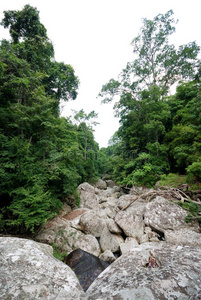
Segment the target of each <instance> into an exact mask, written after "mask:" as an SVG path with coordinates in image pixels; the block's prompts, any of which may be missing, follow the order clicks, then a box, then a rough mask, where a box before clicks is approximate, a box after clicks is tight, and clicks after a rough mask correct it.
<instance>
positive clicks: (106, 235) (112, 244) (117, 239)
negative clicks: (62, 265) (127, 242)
mask: <svg viewBox="0 0 201 300" xmlns="http://www.w3.org/2000/svg"><path fill="white" fill-rule="evenodd" d="M121 243H124V239H123V238H122V236H121V235H120V234H114V233H111V232H110V231H109V229H108V228H107V226H105V228H104V229H103V231H102V234H101V237H100V245H101V249H102V251H106V250H110V251H112V252H118V251H119V247H120V244H121Z"/></svg>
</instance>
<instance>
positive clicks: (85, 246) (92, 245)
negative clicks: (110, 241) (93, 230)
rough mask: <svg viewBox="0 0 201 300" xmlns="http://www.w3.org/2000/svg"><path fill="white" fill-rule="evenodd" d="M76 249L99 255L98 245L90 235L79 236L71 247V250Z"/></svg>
mask: <svg viewBox="0 0 201 300" xmlns="http://www.w3.org/2000/svg"><path fill="white" fill-rule="evenodd" d="M77 248H80V249H82V250H84V251H87V252H89V253H91V254H93V255H95V256H99V255H100V253H101V249H100V245H99V243H98V241H97V239H96V238H95V237H94V236H93V235H90V234H86V235H84V234H83V235H80V236H79V237H78V238H77V239H76V241H75V243H74V245H73V249H77Z"/></svg>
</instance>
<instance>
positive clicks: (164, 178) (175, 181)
mask: <svg viewBox="0 0 201 300" xmlns="http://www.w3.org/2000/svg"><path fill="white" fill-rule="evenodd" d="M186 183H187V176H186V175H179V174H174V173H169V174H167V175H166V174H163V175H161V177H160V181H159V186H161V187H162V186H167V187H173V188H179V187H180V186H181V185H182V184H186Z"/></svg>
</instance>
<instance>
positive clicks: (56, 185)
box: [0, 5, 101, 232]
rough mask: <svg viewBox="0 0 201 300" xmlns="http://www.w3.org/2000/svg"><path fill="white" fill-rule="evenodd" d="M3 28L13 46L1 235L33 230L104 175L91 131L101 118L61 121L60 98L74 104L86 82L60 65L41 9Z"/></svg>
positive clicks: (2, 61)
mask: <svg viewBox="0 0 201 300" xmlns="http://www.w3.org/2000/svg"><path fill="white" fill-rule="evenodd" d="M1 25H3V26H4V27H5V28H9V32H10V36H11V41H7V40H2V41H1V46H0V99H1V101H0V120H1V126H0V208H1V210H0V228H2V229H3V230H7V231H9V230H11V231H12V230H14V231H18V230H19V231H20V232H23V231H26V230H31V231H33V230H34V229H35V228H36V227H37V226H38V225H40V224H42V223H44V222H45V221H46V220H47V219H48V218H51V217H52V216H53V215H55V214H56V213H57V212H58V211H59V209H60V208H61V207H62V203H63V201H64V200H65V199H66V197H68V195H71V194H73V193H75V190H76V188H77V186H78V185H79V184H80V183H81V182H83V181H90V180H93V178H95V177H96V176H98V175H99V173H100V172H101V168H100V166H99V164H98V161H97V160H96V159H95V158H96V156H97V151H98V144H97V143H96V142H95V141H94V137H93V131H92V128H91V125H90V123H91V122H90V120H93V118H94V117H96V114H95V113H94V112H91V113H90V114H88V115H87V114H86V113H85V112H84V111H83V110H82V111H80V112H75V114H74V121H73V120H72V119H70V118H61V117H60V116H59V103H60V99H63V100H65V101H69V100H74V99H75V98H76V96H77V90H78V85H79V80H78V78H77V77H76V76H75V72H74V70H73V68H72V67H71V66H70V65H67V64H64V63H63V62H57V61H55V59H54V48H53V45H52V43H51V41H50V40H49V38H48V36H47V31H46V28H45V27H44V25H43V24H41V23H40V19H39V12H38V11H37V10H36V9H35V8H33V7H31V6H29V5H27V6H25V7H24V8H23V10H21V11H6V12H4V18H3V20H2V22H1ZM87 124H88V125H87ZM75 196H76V195H75Z"/></svg>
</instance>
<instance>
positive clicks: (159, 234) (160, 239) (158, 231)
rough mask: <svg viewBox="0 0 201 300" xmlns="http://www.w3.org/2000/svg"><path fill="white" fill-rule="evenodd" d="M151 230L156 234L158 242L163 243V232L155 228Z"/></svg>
mask: <svg viewBox="0 0 201 300" xmlns="http://www.w3.org/2000/svg"><path fill="white" fill-rule="evenodd" d="M150 227H151V226H150ZM151 229H152V231H154V232H156V233H157V235H158V239H159V241H165V234H164V232H163V231H160V230H158V229H156V228H153V227H151Z"/></svg>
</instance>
